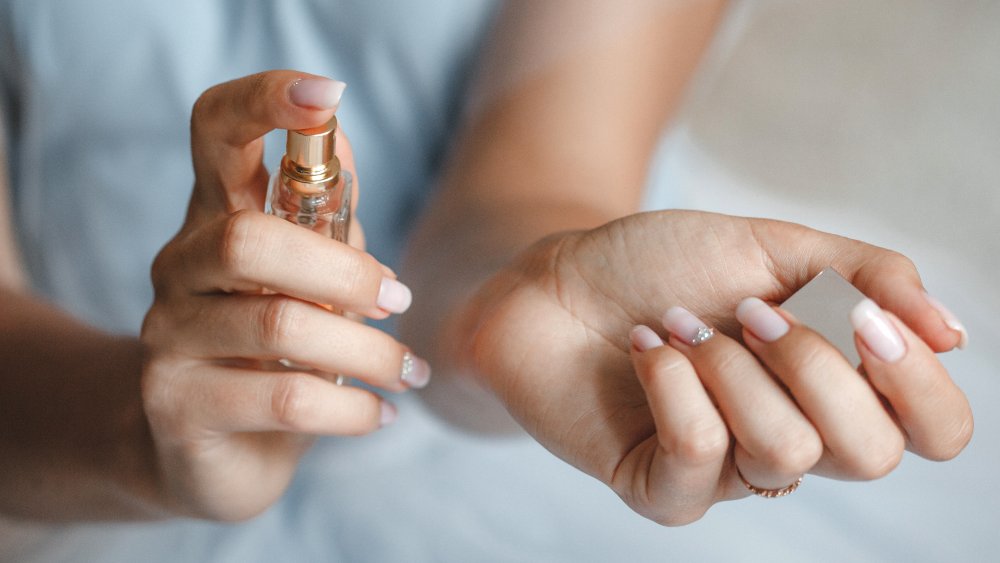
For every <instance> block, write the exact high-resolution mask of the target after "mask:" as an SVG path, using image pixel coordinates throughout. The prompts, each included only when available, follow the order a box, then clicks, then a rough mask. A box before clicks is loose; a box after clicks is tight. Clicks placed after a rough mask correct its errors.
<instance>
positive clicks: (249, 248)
mask: <svg viewBox="0 0 1000 563" xmlns="http://www.w3.org/2000/svg"><path fill="white" fill-rule="evenodd" d="M261 227H262V225H260V224H259V218H258V216H257V214H256V213H252V212H249V211H246V210H240V211H236V212H235V213H232V214H230V215H228V216H227V217H226V218H225V224H224V225H223V230H222V237H221V239H220V241H219V263H220V264H221V265H222V268H223V269H224V271H226V272H227V273H229V274H230V275H233V276H242V275H245V274H246V273H247V271H248V270H249V269H250V261H252V260H253V259H254V258H256V257H257V256H260V254H261V246H262V243H263V238H262V235H261V233H262V231H263V229H262V228H261Z"/></svg>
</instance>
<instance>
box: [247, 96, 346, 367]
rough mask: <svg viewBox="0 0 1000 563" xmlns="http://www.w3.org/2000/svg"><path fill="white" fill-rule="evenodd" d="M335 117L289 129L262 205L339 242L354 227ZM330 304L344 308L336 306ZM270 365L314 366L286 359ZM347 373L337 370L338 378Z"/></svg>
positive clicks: (267, 210) (269, 210)
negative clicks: (339, 372)
mask: <svg viewBox="0 0 1000 563" xmlns="http://www.w3.org/2000/svg"><path fill="white" fill-rule="evenodd" d="M336 148H337V118H336V116H334V117H332V118H330V121H327V122H326V123H325V124H323V125H321V126H319V127H314V128H312V129H302V130H299V131H289V132H288V138H287V141H286V142H285V155H284V156H283V157H282V158H281V165H280V166H279V167H278V170H276V171H275V173H274V174H273V176H272V177H271V181H270V183H269V184H268V189H267V192H268V193H267V199H266V202H265V208H264V211H265V212H266V213H269V214H271V215H276V216H278V217H281V218H282V219H285V220H287V221H290V222H292V223H295V224H297V225H300V226H302V227H305V228H307V229H309V230H311V231H315V232H317V233H320V234H322V235H323V236H327V237H330V238H332V239H334V240H338V241H340V242H347V235H348V233H349V232H350V230H351V190H352V185H353V179H352V178H351V173H350V172H348V171H347V170H343V169H341V167H340V159H339V158H337V155H336V154H335V152H336ZM326 308H327V309H329V310H331V311H333V312H335V313H340V311H336V310H334V309H333V308H332V307H329V306H326ZM271 367H272V369H278V370H281V369H292V370H305V371H311V368H309V367H308V366H302V365H298V364H296V363H294V362H292V361H290V360H288V359H280V360H278V365H276V366H271ZM346 382H347V378H345V377H344V376H343V375H340V374H336V384H337V385H344V384H345V383H346Z"/></svg>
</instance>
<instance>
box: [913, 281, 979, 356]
mask: <svg viewBox="0 0 1000 563" xmlns="http://www.w3.org/2000/svg"><path fill="white" fill-rule="evenodd" d="M924 298H925V299H927V302H928V303H930V304H931V307H934V308H935V309H937V312H938V314H940V315H941V319H942V320H944V324H946V325H948V328H950V329H951V330H954V331H955V332H957V333H958V337H959V338H958V349H959V350H964V349H965V347H966V346H968V345H969V332H968V331H966V330H965V325H963V324H962V321H960V320H958V317H956V316H955V314H954V313H952V312H951V311H950V310H949V309H948V308H947V307H945V306H944V304H943V303H941V302H940V301H938V300H937V299H934V298H933V297H931V296H930V295H928V294H927V292H926V291H925V292H924Z"/></svg>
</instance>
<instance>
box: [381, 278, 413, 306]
mask: <svg viewBox="0 0 1000 563" xmlns="http://www.w3.org/2000/svg"><path fill="white" fill-rule="evenodd" d="M412 302H413V293H412V292H411V291H410V288H408V287H406V286H405V285H403V283H402V282H400V281H399V280H394V279H392V278H382V284H381V285H379V288H378V297H377V298H375V304H376V305H378V306H379V308H381V309H383V310H385V311H389V312H390V313H402V312H404V311H406V310H407V309H409V308H410V303H412Z"/></svg>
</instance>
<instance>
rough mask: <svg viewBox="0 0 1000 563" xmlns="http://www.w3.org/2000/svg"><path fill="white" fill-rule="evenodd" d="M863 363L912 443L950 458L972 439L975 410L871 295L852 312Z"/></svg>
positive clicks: (933, 456)
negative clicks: (872, 299)
mask: <svg viewBox="0 0 1000 563" xmlns="http://www.w3.org/2000/svg"><path fill="white" fill-rule="evenodd" d="M851 323H852V324H853V325H854V327H855V341H856V344H857V347H858V352H859V354H860V355H861V360H862V365H863V366H864V369H865V373H866V374H868V378H869V380H870V381H871V382H872V385H874V386H875V388H876V389H878V391H879V393H881V394H882V395H883V396H884V397H885V398H886V400H888V401H889V404H890V405H891V406H892V408H893V410H894V411H895V413H896V416H897V417H898V418H899V422H900V424H901V425H902V426H903V429H904V430H905V431H906V435H907V438H908V440H909V448H910V449H911V450H912V451H913V452H914V453H916V454H918V455H920V456H922V457H925V458H928V459H934V460H947V459H951V458H953V457H955V456H956V455H958V454H959V452H961V451H962V450H963V449H964V448H965V446H966V445H968V443H969V440H971V439H972V428H973V420H972V410H971V408H970V407H969V402H968V400H967V399H966V397H965V394H964V393H962V390H961V389H959V388H958V386H957V385H955V383H954V382H953V381H952V380H951V378H950V377H949V376H948V372H947V370H945V368H944V366H942V365H941V362H939V361H938V359H937V357H936V356H935V355H934V352H933V351H932V350H931V349H930V348H929V347H928V346H927V344H926V343H925V342H924V341H922V340H921V339H920V338H919V337H917V335H916V334H914V333H913V331H911V330H910V329H909V328H908V327H907V326H906V325H905V324H903V323H902V322H901V321H900V320H899V319H898V318H896V317H895V315H892V314H891V313H886V312H884V311H882V310H881V309H880V308H879V307H878V305H876V304H875V303H874V302H873V301H871V300H865V301H862V302H861V303H859V304H858V305H857V306H856V307H855V308H854V310H853V311H852V312H851Z"/></svg>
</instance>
